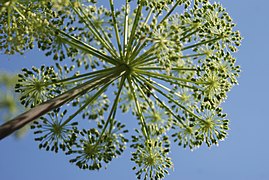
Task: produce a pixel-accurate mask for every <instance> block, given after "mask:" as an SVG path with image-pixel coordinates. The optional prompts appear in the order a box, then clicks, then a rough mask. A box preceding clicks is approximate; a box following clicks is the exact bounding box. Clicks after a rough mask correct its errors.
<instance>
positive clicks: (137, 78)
mask: <svg viewBox="0 0 269 180" xmlns="http://www.w3.org/2000/svg"><path fill="white" fill-rule="evenodd" d="M139 79H141V77H139V76H138V77H136V81H138V83H139V84H140V86H142V87H144V88H146V89H148V87H147V86H145V85H144V84H145V83H146V84H148V83H147V82H145V83H142V82H141V81H144V80H143V79H141V81H140V80H139ZM150 87H151V88H152V85H151V86H150ZM148 90H149V89H148ZM149 92H150V95H152V96H153V97H154V98H155V99H156V100H157V101H158V102H159V103H160V104H161V105H162V106H163V107H164V108H165V109H166V110H167V111H169V113H171V114H172V115H173V116H174V117H175V118H176V119H177V120H178V121H179V123H181V124H183V125H184V122H183V121H182V119H180V118H179V117H178V116H177V115H176V114H175V113H174V112H173V110H172V109H171V108H170V107H168V106H167V105H165V104H164V102H163V101H162V100H161V99H159V98H158V96H157V95H156V94H155V93H153V92H151V91H150V90H149Z"/></svg>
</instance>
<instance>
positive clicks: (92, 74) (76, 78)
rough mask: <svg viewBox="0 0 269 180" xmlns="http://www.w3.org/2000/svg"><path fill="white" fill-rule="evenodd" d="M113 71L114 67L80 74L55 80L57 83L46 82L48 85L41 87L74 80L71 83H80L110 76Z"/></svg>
mask: <svg viewBox="0 0 269 180" xmlns="http://www.w3.org/2000/svg"><path fill="white" fill-rule="evenodd" d="M114 69H115V67H112V68H107V69H102V70H98V71H93V72H89V73H85V74H80V75H77V76H73V77H69V78H66V79H61V80H57V81H53V82H48V83H45V84H43V85H42V86H49V85H52V84H59V83H65V82H69V81H71V80H74V81H72V83H73V82H78V81H82V80H85V79H89V78H93V77H96V76H100V75H104V74H111V73H112V72H114ZM81 78H82V79H81Z"/></svg>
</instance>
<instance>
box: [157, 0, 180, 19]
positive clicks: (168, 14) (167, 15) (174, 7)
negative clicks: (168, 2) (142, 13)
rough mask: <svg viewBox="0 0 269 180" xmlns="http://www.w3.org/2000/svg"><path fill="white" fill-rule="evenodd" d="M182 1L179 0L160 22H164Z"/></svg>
mask: <svg viewBox="0 0 269 180" xmlns="http://www.w3.org/2000/svg"><path fill="white" fill-rule="evenodd" d="M180 2H181V0H178V1H177V2H176V4H175V5H174V6H173V7H172V8H171V9H170V11H169V12H168V13H167V14H166V15H165V16H164V18H163V19H162V20H161V21H160V23H159V24H162V23H163V22H164V21H165V20H166V19H167V18H168V17H169V16H170V14H171V13H172V12H173V11H174V10H175V9H176V7H177V5H178V4H179V3H180Z"/></svg>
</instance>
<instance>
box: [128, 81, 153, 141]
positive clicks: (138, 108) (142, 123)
mask: <svg viewBox="0 0 269 180" xmlns="http://www.w3.org/2000/svg"><path fill="white" fill-rule="evenodd" d="M128 83H129V86H130V89H131V91H132V93H133V96H134V100H135V105H136V111H137V115H138V117H139V120H140V123H141V126H142V127H141V130H142V133H143V135H144V137H145V138H146V139H150V136H149V132H148V128H147V124H146V122H145V119H144V117H143V115H142V111H141V107H140V105H139V102H138V99H137V96H136V93H135V90H134V88H133V85H132V81H131V78H130V77H128Z"/></svg>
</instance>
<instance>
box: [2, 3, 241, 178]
mask: <svg viewBox="0 0 269 180" xmlns="http://www.w3.org/2000/svg"><path fill="white" fill-rule="evenodd" d="M12 2H13V1H12ZM100 3H101V2H97V1H94V0H93V1H71V0H70V1H57V0H55V1H52V2H50V3H45V2H44V1H42V3H40V4H38V3H34V1H33V2H31V3H30V2H29V4H27V3H26V4H25V3H19V2H18V3H13V4H12V5H10V6H8V7H9V8H10V11H8V12H7V13H6V14H5V13H4V15H3V17H1V18H0V26H1V27H3V28H2V29H3V30H1V31H0V33H1V34H3V36H1V38H2V39H4V40H3V41H2V42H3V45H1V47H0V48H1V50H2V49H5V50H6V51H7V53H8V52H10V51H12V52H10V53H15V52H23V51H24V50H25V49H30V48H32V46H33V45H34V44H35V43H32V42H36V43H37V46H38V48H39V49H40V50H42V51H44V53H45V54H46V55H47V56H51V57H52V59H54V60H60V61H64V60H66V59H70V60H71V61H72V62H74V63H72V66H71V67H70V68H69V67H68V66H62V65H61V64H58V63H59V62H58V63H56V66H55V67H45V66H42V67H41V68H40V69H37V68H32V70H28V69H23V73H22V74H20V75H19V82H18V85H17V86H16V91H17V92H19V93H21V95H22V97H21V102H22V103H23V104H24V105H25V106H26V107H29V106H30V107H34V108H35V107H36V106H38V105H39V104H40V103H41V102H44V101H47V100H49V101H48V102H47V103H52V104H53V103H54V102H55V101H61V102H62V103H66V104H67V105H69V106H72V107H73V109H75V110H74V112H73V113H72V114H70V116H69V117H67V118H66V120H64V121H62V120H57V117H58V118H59V117H61V118H63V116H61V112H60V111H59V112H58V111H54V112H53V116H52V114H49V116H51V119H52V120H48V118H46V117H43V118H41V121H40V122H39V123H37V122H36V123H34V125H33V127H35V128H38V129H39V130H38V131H37V133H40V134H41V136H40V137H38V138H37V140H38V141H40V142H41V145H40V147H41V148H46V149H48V150H53V151H58V149H59V148H62V149H63V150H66V153H67V154H68V155H70V156H74V157H73V158H72V159H71V160H70V162H71V163H75V164H76V165H77V166H78V167H79V168H82V169H90V170H96V169H100V168H101V167H103V166H104V165H105V164H107V163H109V162H110V161H111V160H112V159H113V158H116V157H118V156H119V155H120V154H121V153H122V152H123V150H124V149H125V146H126V143H127V139H126V138H125V137H124V136H123V134H124V133H126V132H127V131H126V130H125V126H124V125H123V124H122V123H120V122H117V121H116V120H115V119H118V117H116V116H117V112H118V109H121V110H122V112H124V113H125V112H128V111H131V113H130V114H132V115H134V116H135V117H136V119H137V121H138V123H137V124H138V126H139V127H140V128H139V129H140V130H139V131H137V133H138V135H133V136H132V140H133V141H132V142H131V145H130V146H131V147H132V148H134V149H135V152H133V153H132V159H131V160H132V161H134V162H135V163H136V166H135V167H134V169H135V170H136V171H137V173H136V175H137V178H139V179H141V178H144V179H162V178H164V177H165V175H166V174H168V169H171V168H172V167H173V165H172V162H171V159H170V158H169V157H168V154H169V152H170V146H169V137H170V136H169V135H171V136H172V137H170V138H172V139H174V141H175V142H177V143H178V145H182V146H183V147H184V148H186V147H189V148H190V149H194V148H197V147H199V146H201V145H202V144H203V143H206V144H207V145H208V146H209V147H210V146H211V145H217V144H218V142H219V141H221V140H223V139H224V138H225V137H226V136H227V130H228V129H229V128H228V122H229V121H228V120H227V119H226V115H225V114H224V113H222V109H221V108H220V106H221V104H222V102H223V101H224V100H225V99H226V98H227V93H228V92H229V91H230V90H231V88H232V87H233V86H234V85H236V84H237V77H238V76H239V72H240V68H239V66H237V65H236V61H235V58H234V57H233V53H234V52H235V51H237V48H238V46H239V45H240V43H241V39H242V38H241V36H240V33H239V32H238V31H235V30H234V27H235V24H234V23H233V21H232V18H231V17H230V16H229V14H228V13H227V12H226V10H225V9H224V8H223V7H222V6H221V5H220V4H218V3H212V4H211V3H210V2H209V1H208V0H193V1H191V0H180V1H175V0H137V1H136V0H126V1H125V3H124V4H123V6H122V7H119V8H118V7H115V6H116V5H115V4H116V3H114V1H113V0H109V5H108V7H107V6H102V5H100ZM8 7H7V6H5V8H8ZM31 7H32V9H31ZM117 9H120V10H117ZM3 11H5V9H4V10H3ZM26 13H28V15H29V19H30V20H32V19H35V20H33V23H31V22H29V21H27V20H25V19H26V18H25V17H26ZM11 15H14V18H15V20H16V21H15V20H13V19H12V20H11V19H10V20H9V21H8V23H6V21H5V19H4V18H6V19H8V18H10V17H11ZM24 16H25V17H24ZM41 20H43V21H42V23H40V24H39V25H38V26H37V32H36V33H34V32H33V33H28V31H27V28H26V27H32V26H34V25H35V23H37V22H40V21H41ZM16 22H23V23H21V25H19V26H18V25H17V27H19V28H17V27H16V28H15V25H16ZM13 26H14V29H12V28H13ZM16 29H17V30H18V32H16ZM21 30H23V31H25V32H27V33H24V34H23V33H22V32H21ZM32 31H33V29H31V32H32ZM29 32H30V31H29ZM9 33H11V34H12V36H10V37H11V40H8V37H9V36H8V35H9ZM12 38H19V39H20V41H18V43H19V45H18V44H16V43H15V41H14V42H13V41H12ZM16 41H17V40H16ZM7 42H9V43H7ZM12 43H13V44H12ZM23 44H24V46H22V45H23ZM30 44H31V47H29V46H30ZM13 45H15V46H14V48H15V49H12V50H10V47H12V48H13ZM21 46H22V47H21ZM16 48H17V49H16ZM60 63H62V62H60ZM81 67H82V68H83V69H82V71H81V69H80V68H81ZM79 70H80V71H81V72H82V73H80V71H79ZM85 70H86V72H85ZM74 71H75V72H74ZM70 73H73V74H72V75H70ZM55 96H56V97H55ZM114 96H115V98H114V101H113V100H111V99H112V97H114ZM54 97H55V98H54ZM59 106H60V105H59ZM57 108H58V107H57ZM68 109H69V108H68ZM70 109H71V108H70ZM73 109H72V110H73ZM72 110H70V111H72ZM70 111H69V112H70ZM63 114H65V113H63ZM78 115H81V116H82V119H88V120H91V121H90V122H88V121H83V122H82V123H81V124H80V125H83V124H87V123H89V124H87V126H88V125H90V126H91V127H90V128H89V129H86V128H83V129H82V130H78V128H73V127H72V125H76V124H77V122H79V121H78V119H76V117H81V116H78ZM104 117H107V119H106V120H103V118H104ZM53 119H54V120H53ZM71 121H72V122H74V123H75V124H72V122H71ZM68 125H70V126H68ZM80 125H79V126H80ZM79 126H77V127H79ZM42 128H43V130H42ZM70 133H71V134H70ZM66 147H68V148H66Z"/></svg>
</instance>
